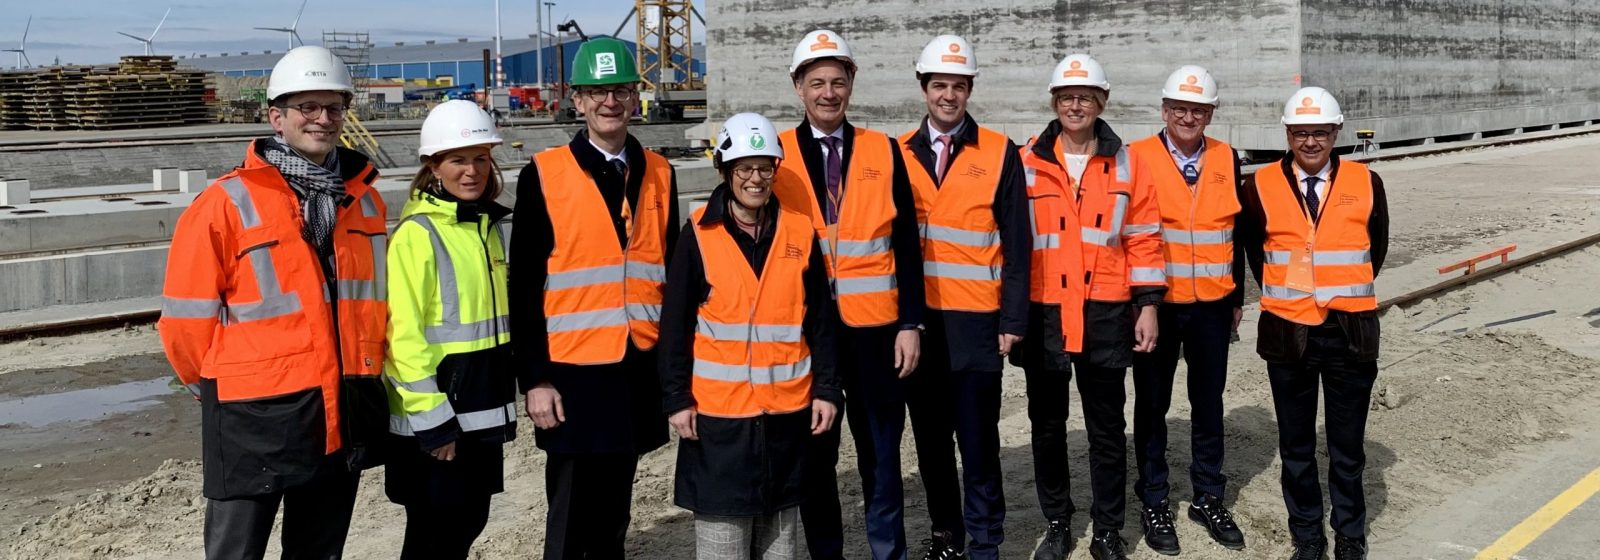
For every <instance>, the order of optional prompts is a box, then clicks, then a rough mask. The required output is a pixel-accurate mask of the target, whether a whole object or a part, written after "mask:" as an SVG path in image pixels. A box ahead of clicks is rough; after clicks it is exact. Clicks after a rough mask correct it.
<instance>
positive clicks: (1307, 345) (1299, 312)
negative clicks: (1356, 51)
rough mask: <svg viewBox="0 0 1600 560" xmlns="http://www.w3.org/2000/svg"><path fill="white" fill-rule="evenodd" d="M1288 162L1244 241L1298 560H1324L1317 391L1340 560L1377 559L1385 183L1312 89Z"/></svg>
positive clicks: (1296, 113)
mask: <svg viewBox="0 0 1600 560" xmlns="http://www.w3.org/2000/svg"><path fill="white" fill-rule="evenodd" d="M1283 124H1284V125H1285V136H1286V138H1287V140H1288V144H1289V154H1288V155H1287V156H1285V157H1284V158H1283V160H1282V161H1280V162H1278V163H1277V164H1274V165H1267V166H1265V167H1262V168H1261V169H1259V170H1257V171H1256V173H1255V175H1254V176H1253V177H1251V178H1250V180H1248V181H1246V183H1245V186H1244V189H1243V197H1244V201H1243V202H1244V210H1243V212H1242V213H1241V214H1240V215H1239V236H1238V242H1239V244H1240V245H1243V246H1244V250H1245V253H1246V255H1247V257H1248V259H1249V262H1250V269H1251V271H1252V272H1253V273H1254V274H1255V277H1256V281H1257V282H1258V283H1259V284H1260V285H1261V324H1260V337H1259V339H1258V340H1257V341H1256V352H1257V353H1259V354H1260V355H1261V357H1262V358H1263V359H1265V360H1266V361H1267V378H1268V380H1269V381H1270V382H1271V384H1272V404H1273V408H1274V410H1275V411H1276V412H1277V417H1278V454H1279V455H1280V456H1281V457H1282V459H1283V477H1282V482H1283V501H1284V505H1285V506H1287V507H1288V510H1289V532H1290V534H1291V536H1292V537H1293V538H1294V555H1293V556H1292V557H1291V558H1293V559H1295V560H1312V559H1320V558H1322V556H1323V554H1324V553H1325V552H1326V550H1327V546H1328V541H1327V538H1326V537H1324V536H1323V531H1322V517H1323V505H1322V488H1321V486H1320V484H1319V483H1318V480H1317V454H1316V444H1317V396H1318V395H1317V392H1318V389H1319V386H1320V389H1321V391H1322V393H1323V394H1324V395H1325V400H1326V405H1325V406H1326V407H1327V409H1326V415H1327V432H1328V435H1327V437H1328V470H1329V472H1328V494H1329V495H1330V497H1331V498H1332V502H1333V508H1332V509H1333V519H1332V526H1333V531H1334V557H1335V558H1338V559H1339V560H1364V559H1365V558H1366V557H1367V541H1366V535H1367V507H1366V498H1365V495H1364V493H1363V492H1364V490H1363V486H1362V481H1361V477H1362V471H1363V470H1365V468H1366V453H1365V450H1364V449H1363V446H1364V445H1365V441H1366V427H1367V406H1368V404H1369V402H1370V401H1371V398H1372V385H1373V382H1374V381H1376V380H1377V377H1378V312H1377V309H1378V299H1377V295H1376V294H1375V293H1374V290H1373V281H1374V279H1375V278H1376V277H1377V274H1378V270H1379V269H1381V268H1383V258H1384V256H1385V254H1387V253H1388V250H1389V208H1388V201H1387V199H1386V197H1385V195H1384V191H1383V180H1382V179H1379V178H1378V174H1377V173H1374V172H1372V171H1371V170H1369V169H1367V166H1365V165H1362V164H1360V163H1356V162H1353V161H1342V160H1340V159H1339V158H1337V157H1334V155H1333V148H1334V144H1335V141H1336V140H1337V139H1338V137H1339V130H1340V129H1341V128H1343V125H1344V114H1343V113H1342V112H1341V111H1340V110H1339V102H1338V101H1337V100H1335V99H1334V98H1333V95H1332V94H1330V93H1328V91H1327V90H1325V89H1322V88H1319V87H1308V88H1302V89H1301V90H1300V91H1297V92H1295V94H1294V95H1293V96H1291V97H1290V98H1289V101H1288V103H1286V104H1284V107H1283Z"/></svg>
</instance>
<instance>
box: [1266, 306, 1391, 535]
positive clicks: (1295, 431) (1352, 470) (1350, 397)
mask: <svg viewBox="0 0 1600 560" xmlns="http://www.w3.org/2000/svg"><path fill="white" fill-rule="evenodd" d="M1267 378H1268V379H1269V380H1271V382H1272V407H1273V409H1274V410H1275V411H1276V412H1277V416H1278V454H1279V456H1280V457H1282V459H1283V477H1282V479H1281V480H1282V484H1283V502H1284V505H1286V506H1288V509H1289V532H1290V533H1291V534H1292V535H1293V536H1294V539H1295V540H1296V541H1306V540H1314V539H1320V538H1322V534H1323V533H1322V516H1323V504H1322V487H1321V486H1320V484H1319V483H1318V480H1317V478H1318V476H1317V385H1318V384H1319V382H1320V384H1321V385H1322V393H1323V398H1324V399H1325V406H1326V407H1327V410H1326V412H1325V415H1326V417H1327V431H1328V495H1329V497H1330V498H1331V501H1332V502H1333V504H1332V505H1333V523H1332V525H1333V530H1334V532H1336V533H1338V534H1339V535H1342V536H1345V537H1349V538H1365V537H1366V535H1367V500H1366V495H1365V493H1364V490H1363V487H1362V471H1364V470H1366V464H1367V454H1366V449H1365V443H1366V434H1367V407H1368V406H1369V405H1370V404H1371V401H1372V385H1373V383H1374V382H1376V381H1377V379H1378V362H1377V361H1376V360H1371V361H1363V360H1356V359H1355V355H1354V354H1353V353H1352V352H1351V351H1350V347H1349V343H1348V340H1347V338H1346V337H1345V335H1344V332H1343V330H1341V329H1340V327H1339V324H1338V323H1337V322H1330V323H1328V324H1323V325H1321V326H1317V327H1311V329H1310V332H1308V333H1307V335H1306V351H1305V354H1304V356H1303V357H1302V358H1301V359H1300V361H1298V362H1293V363H1272V362H1268V363H1267Z"/></svg>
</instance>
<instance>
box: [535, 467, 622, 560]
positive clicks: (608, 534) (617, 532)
mask: <svg viewBox="0 0 1600 560" xmlns="http://www.w3.org/2000/svg"><path fill="white" fill-rule="evenodd" d="M547 457H548V458H547V459H546V461H545V468H544V476H545V495H546V498H547V500H548V502H549V504H550V511H549V513H548V515H547V516H546V517H545V540H544V558H545V560H621V559H622V558H625V556H624V554H623V544H624V542H625V541H626V540H627V536H628V522H629V521H630V520H631V517H632V509H633V475H634V471H635V470H636V469H637V468H638V466H639V456H638V455H633V454H631V453H629V454H611V453H584V454H569V453H548V454H547Z"/></svg>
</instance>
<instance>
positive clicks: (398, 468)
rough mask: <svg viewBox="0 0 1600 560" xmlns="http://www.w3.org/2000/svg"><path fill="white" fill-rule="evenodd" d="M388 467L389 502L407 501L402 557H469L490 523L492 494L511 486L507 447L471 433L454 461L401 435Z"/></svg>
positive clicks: (423, 559) (462, 559)
mask: <svg viewBox="0 0 1600 560" xmlns="http://www.w3.org/2000/svg"><path fill="white" fill-rule="evenodd" d="M392 443H393V445H394V448H393V449H391V450H390V452H389V457H390V458H389V464H388V466H387V467H386V468H385V469H384V485H383V486H384V492H385V493H386V494H388V496H389V501H392V502H394V503H397V504H400V505H402V506H405V508H406V534H405V544H404V546H402V547H401V549H400V558H401V559H402V560H412V559H415V560H426V559H435V558H437V559H439V560H452V559H460V560H465V559H466V557H467V553H468V552H469V551H470V550H472V543H473V541H476V540H477V539H478V535H480V534H482V533H483V527H484V525H486V524H488V522H489V497H490V496H492V495H494V494H497V493H499V492H501V491H502V490H504V487H505V475H504V473H505V450H504V445H503V444H501V443H485V442H482V441H478V440H476V439H472V437H471V436H468V437H465V438H462V439H459V440H457V441H456V443H455V445H456V456H455V459H454V460H450V461H440V460H438V459H434V458H433V456H432V455H431V454H429V453H427V452H425V451H422V449H421V448H420V447H419V446H418V445H417V440H416V438H410V437H403V438H402V437H396V438H394V440H393V442H392Z"/></svg>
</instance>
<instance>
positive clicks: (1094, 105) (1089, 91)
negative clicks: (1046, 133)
mask: <svg viewBox="0 0 1600 560" xmlns="http://www.w3.org/2000/svg"><path fill="white" fill-rule="evenodd" d="M1052 94H1053V103H1054V107H1055V111H1056V120H1057V121H1060V122H1061V127H1062V128H1063V129H1065V130H1066V132H1067V133H1068V134H1081V133H1087V132H1091V131H1093V130H1094V121H1095V119H1098V118H1100V113H1101V112H1102V111H1104V110H1105V106H1104V105H1103V103H1104V102H1103V101H1101V100H1102V99H1105V97H1104V95H1105V92H1104V91H1101V90H1100V89H1097V88H1092V87H1089V86H1067V87H1063V88H1057V89H1056V90H1055V91H1054V92H1052Z"/></svg>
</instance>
